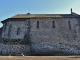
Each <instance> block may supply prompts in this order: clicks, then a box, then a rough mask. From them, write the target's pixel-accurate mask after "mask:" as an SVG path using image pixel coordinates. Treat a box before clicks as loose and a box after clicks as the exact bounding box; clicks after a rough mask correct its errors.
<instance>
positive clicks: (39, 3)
mask: <svg viewBox="0 0 80 60" xmlns="http://www.w3.org/2000/svg"><path fill="white" fill-rule="evenodd" d="M71 8H72V10H73V12H75V13H77V14H80V0H0V21H3V20H5V19H7V18H10V17H12V16H14V15H16V14H27V13H30V14H70V9H71ZM2 26H3V25H2V23H0V27H2Z"/></svg>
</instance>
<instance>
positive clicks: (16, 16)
mask: <svg viewBox="0 0 80 60" xmlns="http://www.w3.org/2000/svg"><path fill="white" fill-rule="evenodd" d="M38 17H76V16H74V15H72V14H17V15H15V16H13V17H11V18H38Z"/></svg>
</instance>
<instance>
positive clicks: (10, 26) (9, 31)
mask: <svg viewBox="0 0 80 60" xmlns="http://www.w3.org/2000/svg"><path fill="white" fill-rule="evenodd" d="M11 28H12V25H11V24H10V25H9V30H8V36H9V37H10V33H11Z"/></svg>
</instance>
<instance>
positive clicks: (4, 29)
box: [4, 23, 7, 32]
mask: <svg viewBox="0 0 80 60" xmlns="http://www.w3.org/2000/svg"><path fill="white" fill-rule="evenodd" d="M6 26H7V23H5V24H4V32H5V31H6Z"/></svg>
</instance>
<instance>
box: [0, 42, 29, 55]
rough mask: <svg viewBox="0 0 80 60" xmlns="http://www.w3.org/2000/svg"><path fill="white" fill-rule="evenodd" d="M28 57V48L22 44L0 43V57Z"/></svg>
mask: <svg viewBox="0 0 80 60" xmlns="http://www.w3.org/2000/svg"><path fill="white" fill-rule="evenodd" d="M22 54H24V55H29V54H30V46H29V45H22V44H3V43H0V55H13V56H14V55H17V56H18V55H22Z"/></svg>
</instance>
